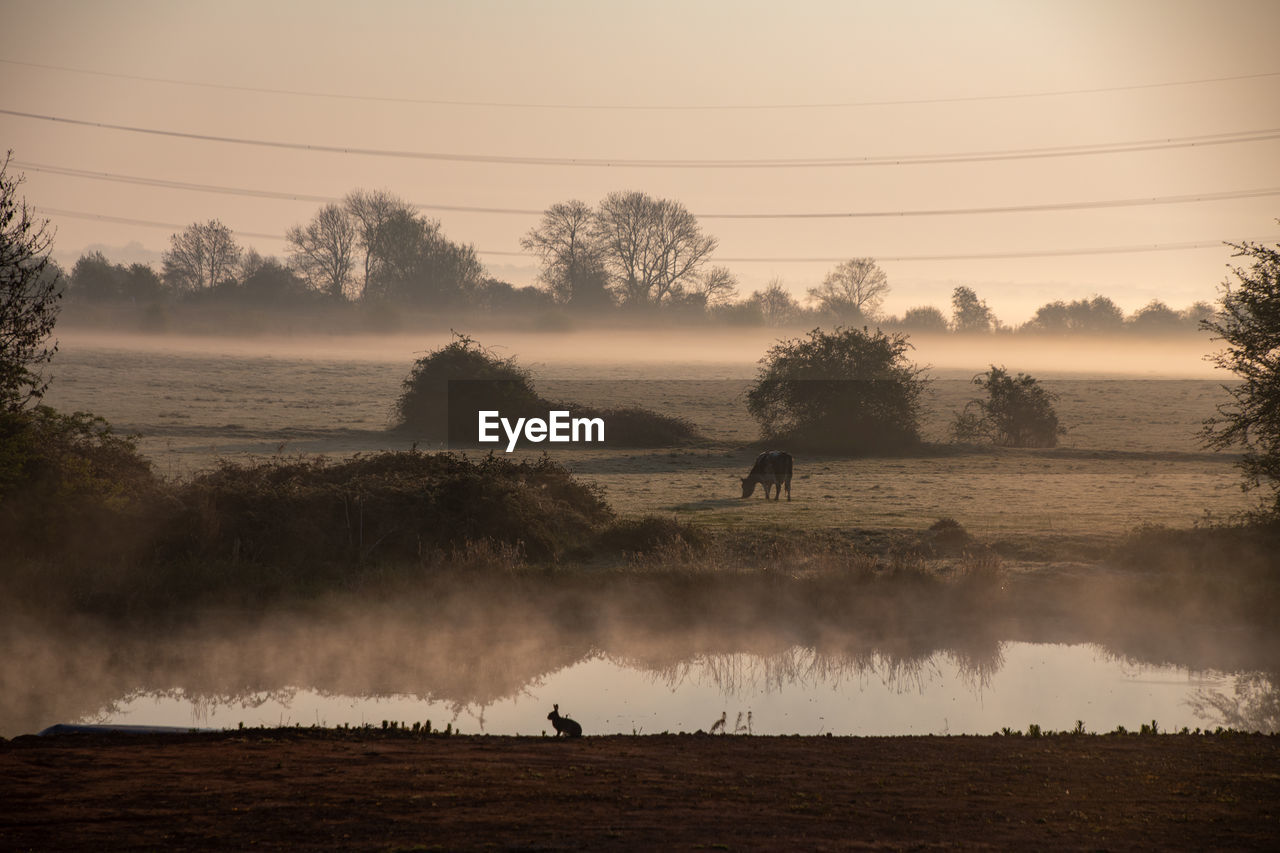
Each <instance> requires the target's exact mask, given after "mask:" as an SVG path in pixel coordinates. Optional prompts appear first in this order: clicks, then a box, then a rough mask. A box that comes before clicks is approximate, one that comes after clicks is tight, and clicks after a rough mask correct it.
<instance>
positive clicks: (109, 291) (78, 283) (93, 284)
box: [67, 252, 121, 302]
mask: <svg viewBox="0 0 1280 853" xmlns="http://www.w3.org/2000/svg"><path fill="white" fill-rule="evenodd" d="M120 272H121V270H120V268H119V267H118V266H116V265H114V264H112V263H111V262H110V261H108V260H107V256H106V255H104V254H103V253H102V252H90V253H88V254H85V255H81V256H80V258H79V259H78V260H77V261H76V264H75V266H73V267H72V268H71V278H70V281H69V282H68V285H67V294H68V296H69V297H70V298H72V299H85V300H88V301H90V302H101V301H104V300H108V299H116V298H118V297H119V296H120V278H121V276H120Z"/></svg>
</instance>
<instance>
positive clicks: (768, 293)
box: [747, 278, 801, 326]
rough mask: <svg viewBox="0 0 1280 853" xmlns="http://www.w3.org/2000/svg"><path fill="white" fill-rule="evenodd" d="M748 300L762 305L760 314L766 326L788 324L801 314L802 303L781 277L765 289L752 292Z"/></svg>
mask: <svg viewBox="0 0 1280 853" xmlns="http://www.w3.org/2000/svg"><path fill="white" fill-rule="evenodd" d="M747 301H748V302H751V303H755V304H757V305H759V306H760V316H761V317H762V318H763V319H764V324H765V325H766V326H786V325H788V324H790V323H794V322H795V321H796V320H797V319H798V318H799V316H800V312H801V309H800V303H799V302H797V301H796V298H795V297H794V296H792V295H791V293H790V292H789V291H787V289H786V288H784V287H783V286H782V281H781V280H780V279H776V278H775V279H774V280H773V281H771V282H769V284H768V286H767V287H765V289H764V290H757V291H756V292H755V293H753V294H751V298H750V299H748V300H747Z"/></svg>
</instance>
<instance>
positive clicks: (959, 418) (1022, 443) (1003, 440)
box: [952, 365, 1065, 447]
mask: <svg viewBox="0 0 1280 853" xmlns="http://www.w3.org/2000/svg"><path fill="white" fill-rule="evenodd" d="M973 384H974V385H977V386H979V387H980V388H982V389H983V390H984V391H986V392H987V398H986V399H985V400H983V399H976V400H971V401H970V402H969V403H968V404H966V405H965V407H964V411H963V412H960V413H958V414H957V415H956V419H955V423H954V424H953V425H952V432H953V434H954V435H955V437H956V438H957V439H958V440H960V441H973V440H975V439H980V440H986V441H991V442H993V443H994V444H999V445H1003V446H1005V447H1055V446H1056V445H1057V444H1058V436H1059V435H1062V434H1063V433H1064V432H1065V430H1064V429H1063V428H1062V427H1061V426H1059V424H1058V414H1057V412H1055V411H1054V408H1053V404H1054V401H1055V400H1057V395H1056V394H1054V393H1053V392H1052V391H1049V390H1048V389H1046V388H1045V387H1044V386H1043V385H1041V384H1039V383H1038V382H1037V381H1036V380H1035V379H1034V378H1032V377H1031V376H1028V375H1027V374H1025V373H1019V374H1018V375H1017V376H1010V375H1009V373H1008V371H1006V370H1005V369H1004V368H1003V367H996V366H995V365H992V366H991V369H990V370H988V371H987V372H986V373H982V374H979V375H978V376H975V377H974V379H973Z"/></svg>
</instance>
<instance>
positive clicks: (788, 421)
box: [747, 328, 928, 453]
mask: <svg viewBox="0 0 1280 853" xmlns="http://www.w3.org/2000/svg"><path fill="white" fill-rule="evenodd" d="M910 348H911V345H910V344H909V343H908V342H907V338H906V336H905V335H902V334H897V333H894V334H887V333H885V332H881V331H880V330H878V329H877V330H876V331H875V332H870V331H868V330H867V329H865V328H864V329H861V330H858V329H845V328H837V329H836V330H835V331H834V332H824V331H822V330H821V329H814V330H813V331H812V332H810V333H809V335H808V337H807V338H796V339H793V340H788V341H781V342H779V343H778V344H776V345H774V346H773V348H772V349H770V350H769V352H768V353H766V354H765V357H764V358H763V359H761V362H760V363H761V368H760V374H759V377H758V378H757V380H756V383H755V385H754V386H752V388H751V390H750V391H748V392H747V410H748V411H749V412H750V413H751V415H752V417H754V418H755V419H756V420H757V421H759V422H760V427H761V430H762V432H763V433H764V437H765V438H766V439H767V440H769V441H771V442H775V443H780V444H788V445H790V446H792V447H796V448H803V449H806V450H812V451H817V452H824V453H869V452H885V451H894V450H902V449H905V448H909V447H912V446H915V445H917V444H919V442H920V429H919V421H920V409H921V395H922V393H923V392H924V389H925V387H926V384H927V381H928V380H926V379H923V378H921V374H922V373H923V370H922V369H920V368H917V367H915V366H913V365H911V364H909V363H907V360H906V353H907V350H909V349H910Z"/></svg>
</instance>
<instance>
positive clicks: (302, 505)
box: [176, 452, 612, 566]
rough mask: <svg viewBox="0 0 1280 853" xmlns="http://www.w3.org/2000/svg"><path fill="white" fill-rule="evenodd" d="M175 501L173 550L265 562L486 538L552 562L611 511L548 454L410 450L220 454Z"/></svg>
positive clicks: (395, 551)
mask: <svg viewBox="0 0 1280 853" xmlns="http://www.w3.org/2000/svg"><path fill="white" fill-rule="evenodd" d="M180 500H181V501H182V503H183V504H184V506H185V511H184V514H183V523H182V524H181V525H180V527H181V529H182V530H183V537H182V541H181V542H180V543H176V544H177V545H178V546H179V547H181V548H182V549H184V550H185V551H187V552H188V553H190V554H193V555H198V556H200V557H221V558H230V559H236V560H248V561H251V562H255V563H259V564H269V565H272V566H299V565H312V564H317V563H320V564H333V563H337V564H341V565H348V566H349V565H352V564H358V563H363V562H366V561H371V560H372V561H378V562H387V561H402V562H405V561H407V562H410V563H412V564H421V562H422V561H424V560H426V559H429V558H430V557H431V556H432V555H433V554H434V553H435V552H436V551H438V550H443V551H445V552H451V551H453V550H455V549H459V548H462V547H464V546H465V545H466V544H467V543H472V542H478V541H482V540H487V541H490V542H493V543H502V544H505V545H509V546H518V547H519V548H520V549H521V550H522V551H523V553H524V554H525V555H526V556H527V557H528V558H530V559H534V560H550V559H556V558H558V557H560V556H561V555H563V554H564V553H566V552H567V551H569V550H571V549H574V548H579V547H581V546H583V545H584V544H586V543H587V541H588V540H589V538H590V537H591V535H592V534H593V532H594V530H595V528H596V526H597V525H599V524H601V523H603V522H605V521H607V520H608V519H609V518H610V517H611V516H612V512H611V510H610V509H609V507H608V505H607V504H606V503H605V502H604V500H603V498H602V497H601V495H600V493H599V491H598V490H597V489H596V488H595V487H592V486H589V485H586V484H583V483H581V482H579V481H577V480H575V479H574V478H573V477H572V476H571V475H570V474H569V472H568V471H567V470H565V468H563V467H562V466H560V465H557V464H556V463H554V462H552V461H551V460H549V459H547V458H545V457H544V458H542V459H540V460H538V461H535V462H528V461H521V462H514V461H510V460H507V459H503V458H500V457H495V456H488V457H484V458H482V459H480V460H478V461H475V460H471V459H468V458H466V457H464V456H455V455H452V454H428V453H416V452H399V453H395V452H387V453H379V454H375V455H372V456H357V457H354V458H352V459H348V460H345V461H339V462H330V461H328V460H325V459H323V458H299V459H293V460H282V459H273V460H268V461H264V462H260V463H257V464H251V465H236V464H231V463H224V464H223V465H221V466H220V467H219V468H218V469H216V470H214V471H212V472H209V473H207V474H204V475H202V476H199V477H196V478H195V479H194V480H193V481H192V482H191V483H189V484H188V485H186V486H185V487H184V488H183V489H182V490H181V492H180Z"/></svg>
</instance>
